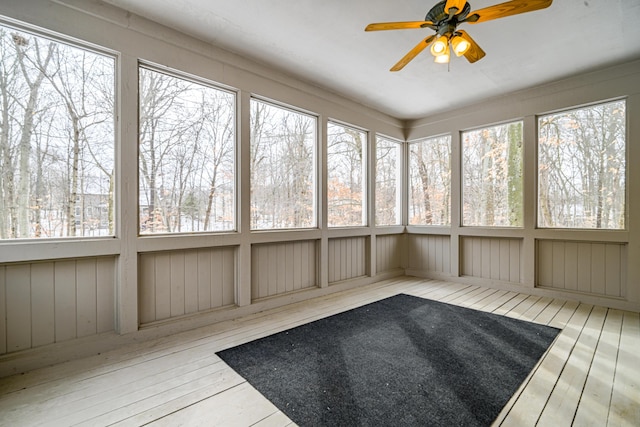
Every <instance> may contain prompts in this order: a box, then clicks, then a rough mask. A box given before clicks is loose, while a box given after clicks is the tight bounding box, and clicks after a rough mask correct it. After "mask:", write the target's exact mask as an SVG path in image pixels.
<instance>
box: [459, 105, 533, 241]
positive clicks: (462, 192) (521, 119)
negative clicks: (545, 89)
mask: <svg viewBox="0 0 640 427" xmlns="http://www.w3.org/2000/svg"><path fill="white" fill-rule="evenodd" d="M517 123H520V124H521V133H522V141H521V149H520V168H521V183H522V188H521V191H520V193H521V200H520V204H521V206H522V212H521V224H519V225H487V224H481V225H476V224H465V222H464V214H465V162H464V156H465V143H464V134H465V133H467V132H476V131H481V130H483V129H491V128H497V127H500V126H509V125H512V124H517ZM459 135H460V157H459V161H460V169H459V174H460V176H459V178H460V220H459V222H460V224H459V226H460V227H462V228H479V229H492V230H495V229H502V230H523V229H524V228H525V215H526V212H525V198H526V197H525V196H526V195H525V192H526V183H525V167H526V159H525V119H524V117H518V118H511V119H507V120H504V121H500V122H496V123H491V124H485V125H480V126H477V127H473V128H468V129H463V130H460V131H459Z"/></svg>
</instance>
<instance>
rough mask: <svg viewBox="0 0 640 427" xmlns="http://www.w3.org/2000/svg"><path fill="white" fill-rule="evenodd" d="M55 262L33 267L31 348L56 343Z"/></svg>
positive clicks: (31, 280) (31, 278) (31, 279)
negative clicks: (54, 304)
mask: <svg viewBox="0 0 640 427" xmlns="http://www.w3.org/2000/svg"><path fill="white" fill-rule="evenodd" d="M53 266H54V263H53V262H42V263H38V264H32V265H31V277H30V282H31V329H32V330H31V340H32V342H31V346H32V347H38V346H41V345H46V344H51V343H53V342H55V340H56V336H55V310H54V306H53V300H54V293H53V289H54V283H53Z"/></svg>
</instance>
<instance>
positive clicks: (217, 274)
mask: <svg viewBox="0 0 640 427" xmlns="http://www.w3.org/2000/svg"><path fill="white" fill-rule="evenodd" d="M224 250H225V249H224V248H222V249H212V250H211V251H210V256H211V302H210V307H211V308H217V307H222V305H223V303H222V300H223V297H222V294H223V292H224V285H225V283H224V258H223V252H224Z"/></svg>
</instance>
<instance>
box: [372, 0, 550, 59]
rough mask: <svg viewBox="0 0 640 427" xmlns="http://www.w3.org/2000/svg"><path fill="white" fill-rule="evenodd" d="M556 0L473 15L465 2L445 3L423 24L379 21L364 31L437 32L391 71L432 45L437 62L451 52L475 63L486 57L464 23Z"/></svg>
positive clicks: (525, 1)
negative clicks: (419, 29)
mask: <svg viewBox="0 0 640 427" xmlns="http://www.w3.org/2000/svg"><path fill="white" fill-rule="evenodd" d="M552 1H553V0H512V1H508V2H505V3H500V4H496V5H493V6H489V7H485V8H483V9H478V10H475V11H473V12H471V6H470V5H469V3H468V2H467V1H466V0H442V1H440V2H438V3H437V4H436V5H435V6H433V7H432V8H431V10H429V12H428V13H427V16H426V17H425V18H424V21H407V22H380V23H375V24H369V25H367V27H366V28H365V29H364V30H365V31H381V30H406V29H411V28H431V29H432V30H434V31H435V32H436V33H435V34H433V35H431V36H429V37H427V38H425V39H424V40H422V41H420V43H418V44H417V45H416V46H415V47H414V48H413V49H411V50H410V51H409V53H407V54H406V55H405V56H404V57H403V58H402V59H401V60H400V61H398V63H397V64H396V65H394V66H393V67H392V68H391V71H399V70H401V69H402V68H404V66H405V65H407V64H408V63H409V61H411V60H412V59H413V58H415V57H416V56H417V55H418V54H419V53H420V52H422V51H423V50H424V49H425V48H426V47H427V46H429V45H431V54H432V55H433V56H434V57H435V62H438V63H448V62H449V59H450V57H451V51H453V53H455V54H456V56H462V55H464V57H465V58H466V59H467V61H469V62H471V63H473V62H476V61H478V60H480V59H482V58H483V57H484V56H485V53H484V51H483V50H482V48H481V47H480V46H478V44H477V43H476V42H475V41H474V40H473V39H472V38H471V36H470V35H469V34H468V33H467V32H466V31H464V30H459V29H458V25H460V24H462V23H469V24H477V23H479V22H485V21H490V20H492V19H498V18H504V17H506V16H511V15H517V14H520V13H525V12H532V11H534V10H539V9H544V8H546V7H549V6H550V5H551V3H552Z"/></svg>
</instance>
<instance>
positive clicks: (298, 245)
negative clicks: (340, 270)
mask: <svg viewBox="0 0 640 427" xmlns="http://www.w3.org/2000/svg"><path fill="white" fill-rule="evenodd" d="M316 268H317V267H316V242H315V241H313V240H309V241H298V242H285V243H261V244H255V245H253V246H252V247H251V278H252V284H251V298H252V299H254V300H256V299H260V298H266V297H271V296H275V295H282V294H285V293H287V292H292V291H296V290H299V289H305V288H309V287H314V286H317V281H316Z"/></svg>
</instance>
